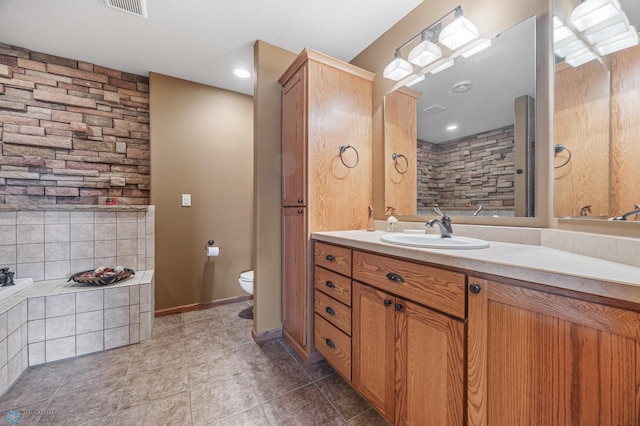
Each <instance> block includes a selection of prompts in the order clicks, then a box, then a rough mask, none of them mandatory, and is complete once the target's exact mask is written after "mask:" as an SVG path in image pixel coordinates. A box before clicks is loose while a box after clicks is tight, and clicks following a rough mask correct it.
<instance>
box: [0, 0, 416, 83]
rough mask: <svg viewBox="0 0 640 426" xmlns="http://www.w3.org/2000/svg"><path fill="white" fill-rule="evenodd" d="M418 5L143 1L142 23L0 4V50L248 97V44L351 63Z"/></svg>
mask: <svg viewBox="0 0 640 426" xmlns="http://www.w3.org/2000/svg"><path fill="white" fill-rule="evenodd" d="M421 2H422V0H377V1H376V2H375V6H372V4H374V3H372V2H371V1H369V0H348V1H345V0H323V1H318V0H269V1H249V0H147V9H148V14H149V17H148V19H144V18H140V17H137V16H134V15H129V14H126V13H123V12H120V11H118V10H115V9H111V8H108V7H107V6H105V4H104V1H103V0H0V43H6V44H10V45H14V46H18V47H23V48H26V49H30V50H33V51H38V52H43V53H48V54H52V55H57V56H62V57H65V58H69V59H76V60H81V61H85V62H90V63H94V64H97V65H101V66H105V67H110V68H114V69H118V70H121V71H126V72H130V73H134V74H139V75H148V73H149V71H153V72H157V73H161V74H166V75H170V76H173V77H178V78H182V79H185V80H190V81H195V82H198V83H202V84H207V85H210V86H215V87H220V88H223V89H227V90H232V91H235V92H240V93H245V94H249V95H251V94H253V79H252V78H249V79H245V80H241V79H238V78H237V77H235V76H233V73H232V72H233V70H234V69H235V68H237V67H245V68H247V69H248V70H250V71H253V44H254V43H255V41H256V40H263V41H266V42H268V43H270V44H273V45H276V46H279V47H282V48H284V49H287V50H289V51H292V52H295V53H298V52H300V51H301V50H302V49H304V48H305V47H308V48H311V49H314V50H317V51H320V52H322V53H326V54H328V55H331V56H334V57H336V58H339V59H342V60H344V61H350V60H351V59H353V58H354V57H355V56H357V55H358V53H360V52H361V51H362V50H364V49H365V48H366V47H367V46H369V44H371V42H373V41H374V40H375V39H377V38H378V37H379V36H380V35H382V34H383V33H385V32H386V31H387V30H388V29H389V28H390V27H392V26H393V25H394V24H395V23H396V22H397V21H399V20H400V19H401V18H402V17H403V16H404V15H406V14H407V13H408V12H409V11H411V10H412V9H413V8H415V7H416V6H417V5H418V4H420V3H421Z"/></svg>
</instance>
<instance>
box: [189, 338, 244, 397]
mask: <svg viewBox="0 0 640 426" xmlns="http://www.w3.org/2000/svg"><path fill="white" fill-rule="evenodd" d="M185 368H186V370H187V376H188V380H189V389H190V390H192V391H197V390H198V389H201V388H203V387H207V386H208V385H209V384H210V383H211V382H213V381H215V380H218V379H221V378H223V377H226V376H230V375H232V374H236V373H240V372H241V371H242V370H243V367H242V363H241V362H240V357H238V354H237V353H236V350H235V348H224V349H220V350H217V351H213V352H211V353H207V354H204V355H201V356H198V357H195V358H190V359H189V362H187V363H186V366H185Z"/></svg>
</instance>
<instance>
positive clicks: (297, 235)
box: [282, 207, 309, 349]
mask: <svg viewBox="0 0 640 426" xmlns="http://www.w3.org/2000/svg"><path fill="white" fill-rule="evenodd" d="M282 239H283V244H282V328H283V334H284V336H285V339H287V342H289V344H291V345H292V346H293V347H295V348H297V349H301V348H303V347H304V346H305V345H306V343H307V337H306V336H307V333H306V329H305V328H306V324H307V321H306V315H307V314H306V312H307V299H308V297H309V295H308V290H307V286H306V285H305V282H306V277H307V272H306V271H307V254H306V253H307V251H306V244H307V232H306V221H305V208H304V207H285V208H283V209H282Z"/></svg>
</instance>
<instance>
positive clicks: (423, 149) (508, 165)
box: [418, 125, 515, 210]
mask: <svg viewBox="0 0 640 426" xmlns="http://www.w3.org/2000/svg"><path fill="white" fill-rule="evenodd" d="M513 160H514V135H513V125H511V126H507V127H504V128H500V129H496V130H493V131H490V132H484V133H481V134H478V135H473V136H469V137H466V138H463V139H458V140H455V141H450V142H445V143H441V144H434V143H431V142H426V141H421V140H418V209H419V210H421V209H425V208H427V207H433V205H434V204H438V205H440V206H443V207H444V208H445V210H446V209H449V208H455V207H471V206H476V205H478V204H482V205H483V206H484V207H488V208H491V207H497V208H500V207H513V206H514V203H515V198H514V197H515V193H514V186H513V174H514V165H513Z"/></svg>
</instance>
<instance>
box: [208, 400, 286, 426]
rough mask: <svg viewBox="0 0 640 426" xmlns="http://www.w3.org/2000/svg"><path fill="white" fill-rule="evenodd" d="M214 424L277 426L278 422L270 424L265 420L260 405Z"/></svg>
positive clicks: (221, 425) (227, 425)
mask: <svg viewBox="0 0 640 426" xmlns="http://www.w3.org/2000/svg"><path fill="white" fill-rule="evenodd" d="M214 424H215V425H219V426H278V424H272V423H270V422H269V420H267V418H266V417H265V414H264V410H263V409H262V406H260V405H259V406H257V407H253V408H250V409H248V410H246V411H243V412H242V413H240V414H236V415H235V416H231V417H228V418H226V419H224V420H222V421H220V422H217V423H214Z"/></svg>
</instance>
